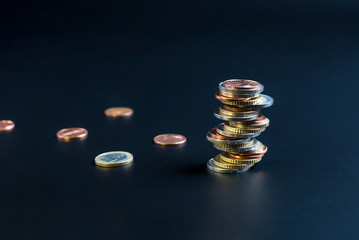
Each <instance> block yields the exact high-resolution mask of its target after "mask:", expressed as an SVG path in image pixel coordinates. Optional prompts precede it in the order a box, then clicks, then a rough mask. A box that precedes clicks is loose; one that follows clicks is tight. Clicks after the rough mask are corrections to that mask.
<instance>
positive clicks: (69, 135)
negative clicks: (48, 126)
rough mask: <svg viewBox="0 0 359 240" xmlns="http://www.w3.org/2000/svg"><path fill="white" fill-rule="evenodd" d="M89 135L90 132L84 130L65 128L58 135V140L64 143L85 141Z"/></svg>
mask: <svg viewBox="0 0 359 240" xmlns="http://www.w3.org/2000/svg"><path fill="white" fill-rule="evenodd" d="M87 135H88V131H87V130H86V129H84V128H64V129H61V130H60V131H58V132H57V133H56V136H57V138H58V139H60V140H64V141H69V140H72V139H84V138H86V137H87Z"/></svg>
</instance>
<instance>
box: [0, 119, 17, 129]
mask: <svg viewBox="0 0 359 240" xmlns="http://www.w3.org/2000/svg"><path fill="white" fill-rule="evenodd" d="M14 127H15V123H14V122H13V121H11V120H1V121H0V131H10V130H12V129H13V128H14Z"/></svg>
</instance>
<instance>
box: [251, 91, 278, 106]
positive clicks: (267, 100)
mask: <svg viewBox="0 0 359 240" xmlns="http://www.w3.org/2000/svg"><path fill="white" fill-rule="evenodd" d="M261 96H262V98H265V101H262V102H260V103H256V104H254V105H252V106H251V107H252V108H267V107H270V106H272V105H273V102H274V100H273V98H272V97H270V96H268V95H264V94H262V95H261Z"/></svg>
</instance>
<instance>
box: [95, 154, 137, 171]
mask: <svg viewBox="0 0 359 240" xmlns="http://www.w3.org/2000/svg"><path fill="white" fill-rule="evenodd" d="M132 162H133V155H132V154H131V153H128V152H122V151H113V152H105V153H102V154H100V155H98V156H97V157H96V158H95V164H96V165H98V166H101V167H118V166H123V165H127V164H130V163H132Z"/></svg>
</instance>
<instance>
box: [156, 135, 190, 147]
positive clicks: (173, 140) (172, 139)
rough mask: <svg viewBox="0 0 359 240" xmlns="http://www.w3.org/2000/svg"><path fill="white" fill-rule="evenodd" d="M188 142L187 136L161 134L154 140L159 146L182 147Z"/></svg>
mask: <svg viewBox="0 0 359 240" xmlns="http://www.w3.org/2000/svg"><path fill="white" fill-rule="evenodd" d="M186 141H187V139H186V137H185V136H182V135H179V134H161V135H158V136H156V137H155V138H154V139H153V142H154V143H156V144H158V145H163V146H167V145H180V144H184V143H185V142H186Z"/></svg>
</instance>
